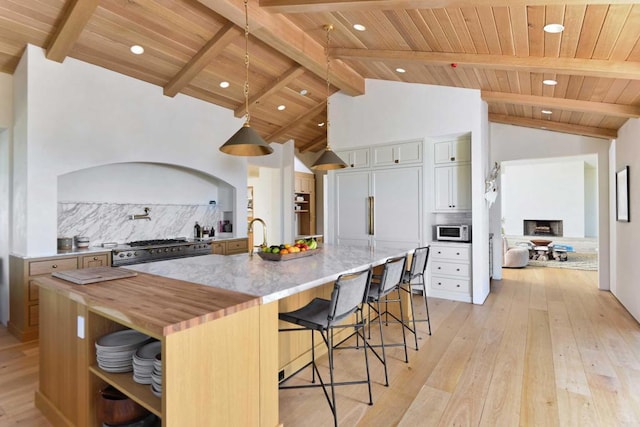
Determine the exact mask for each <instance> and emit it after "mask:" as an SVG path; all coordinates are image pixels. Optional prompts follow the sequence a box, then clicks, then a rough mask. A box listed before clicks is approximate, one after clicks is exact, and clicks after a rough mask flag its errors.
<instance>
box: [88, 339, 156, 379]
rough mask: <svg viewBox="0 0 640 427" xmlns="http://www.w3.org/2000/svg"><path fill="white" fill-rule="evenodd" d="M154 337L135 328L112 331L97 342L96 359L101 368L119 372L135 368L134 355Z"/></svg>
mask: <svg viewBox="0 0 640 427" xmlns="http://www.w3.org/2000/svg"><path fill="white" fill-rule="evenodd" d="M151 340H152V338H151V337H149V336H148V335H145V334H143V333H141V332H138V331H136V330H133V329H124V330H122V331H116V332H112V333H110V334H107V335H104V336H102V337H100V338H99V339H98V341H97V342H96V359H97V361H98V366H99V367H100V369H102V370H103V371H106V372H112V373H119V372H131V371H132V370H133V361H132V356H133V354H134V353H135V352H136V351H137V350H138V348H139V347H140V346H142V345H144V344H146V343H147V342H149V341H151Z"/></svg>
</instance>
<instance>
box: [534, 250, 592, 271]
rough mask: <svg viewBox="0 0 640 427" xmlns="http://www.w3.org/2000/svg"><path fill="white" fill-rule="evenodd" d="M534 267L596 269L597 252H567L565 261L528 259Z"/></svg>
mask: <svg viewBox="0 0 640 427" xmlns="http://www.w3.org/2000/svg"><path fill="white" fill-rule="evenodd" d="M528 265H531V266H535V267H552V268H569V269H572V270H597V269H598V254H594V253H577V252H568V253H567V260H566V261H556V260H549V261H538V260H533V259H530V260H529V264H528Z"/></svg>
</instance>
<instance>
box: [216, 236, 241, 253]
mask: <svg viewBox="0 0 640 427" xmlns="http://www.w3.org/2000/svg"><path fill="white" fill-rule="evenodd" d="M248 252H249V241H248V239H246V238H241V239H229V240H215V241H214V242H213V243H211V253H212V254H214V255H235V254H242V253H248Z"/></svg>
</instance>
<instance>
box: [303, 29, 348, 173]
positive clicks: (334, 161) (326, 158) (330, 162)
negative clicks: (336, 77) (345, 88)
mask: <svg viewBox="0 0 640 427" xmlns="http://www.w3.org/2000/svg"><path fill="white" fill-rule="evenodd" d="M324 29H325V31H326V32H327V49H326V59H327V79H326V83H327V100H326V102H327V121H326V122H327V126H326V127H325V129H326V130H327V148H326V149H325V150H324V153H322V154H321V155H320V157H318V160H316V161H315V163H314V164H313V165H311V169H313V170H319V171H328V170H333V169H342V168H346V167H347V164H346V163H345V162H343V161H342V159H341V158H340V157H339V156H338V155H337V154H336V153H334V152H333V151H331V147H330V146H329V85H330V80H329V73H330V70H331V62H330V61H329V44H330V42H331V37H330V36H329V34H330V33H331V30H333V25H331V24H327V25H325V26H324Z"/></svg>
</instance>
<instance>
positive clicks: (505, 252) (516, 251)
mask: <svg viewBox="0 0 640 427" xmlns="http://www.w3.org/2000/svg"><path fill="white" fill-rule="evenodd" d="M527 264H529V249H527V248H525V247H524V246H512V247H509V242H508V241H507V238H506V237H503V238H502V267H503V268H522V267H526V266H527Z"/></svg>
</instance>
